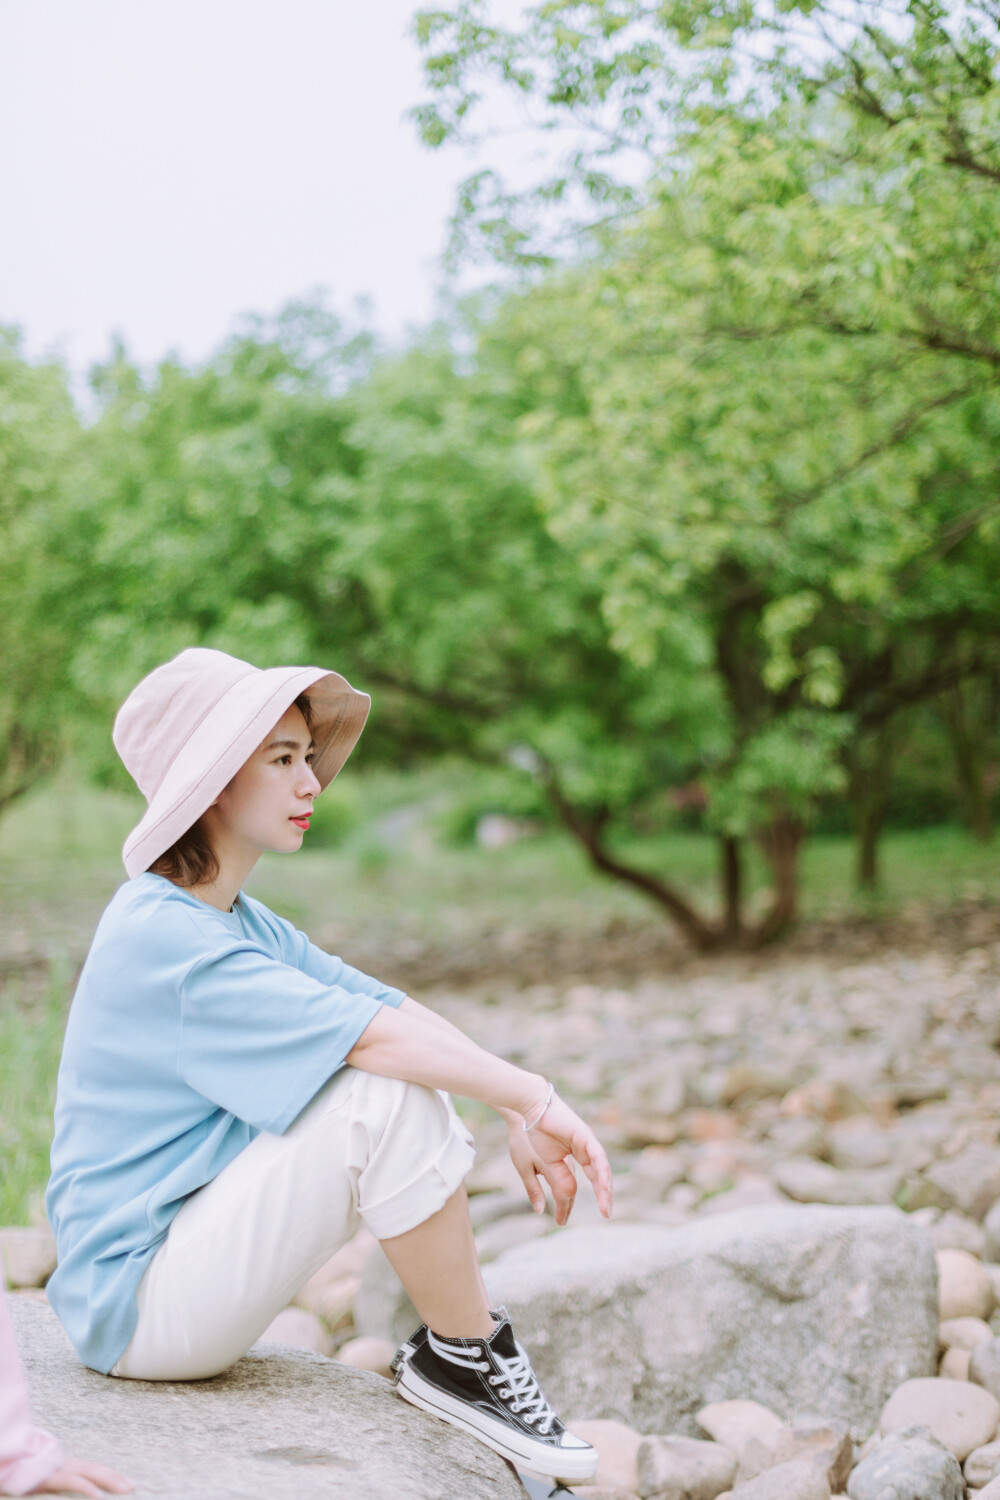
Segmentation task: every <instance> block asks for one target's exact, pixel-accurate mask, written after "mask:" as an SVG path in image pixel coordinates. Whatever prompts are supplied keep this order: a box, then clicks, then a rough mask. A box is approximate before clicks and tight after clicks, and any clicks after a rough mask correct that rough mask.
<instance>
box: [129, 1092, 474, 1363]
mask: <svg viewBox="0 0 1000 1500" xmlns="http://www.w3.org/2000/svg"><path fill="white" fill-rule="evenodd" d="M474 1154H475V1153H474V1151H473V1147H472V1138H471V1136H470V1135H469V1132H468V1131H467V1130H466V1129H465V1127H464V1125H463V1124H462V1123H461V1121H460V1120H459V1118H458V1116H457V1115H456V1114H455V1110H454V1107H453V1106H452V1103H451V1100H450V1099H449V1098H448V1097H447V1095H445V1094H442V1093H439V1092H437V1091H435V1090H433V1089H427V1088H422V1087H421V1086H420V1085H419V1084H412V1083H402V1082H401V1081H400V1080H398V1079H395V1078H380V1077H377V1076H376V1075H375V1074H374V1073H362V1072H360V1071H359V1070H357V1069H355V1068H342V1069H341V1070H340V1072H338V1073H336V1074H334V1076H333V1078H332V1079H331V1080H330V1082H329V1083H327V1084H326V1085H325V1086H324V1087H323V1088H322V1089H321V1090H320V1091H319V1093H318V1094H317V1095H316V1097H315V1099H313V1100H312V1102H311V1103H310V1104H309V1105H308V1106H307V1107H306V1108H305V1109H304V1110H303V1111H302V1113H301V1115H299V1117H298V1119H296V1120H295V1121H294V1122H293V1123H292V1124H291V1125H290V1126H289V1128H288V1130H286V1131H285V1133H284V1135H269V1134H267V1133H266V1132H265V1133H263V1134H261V1135H258V1136H256V1137H255V1138H254V1140H253V1141H251V1143H250V1145H249V1146H247V1147H246V1149H245V1150H244V1151H241V1152H240V1154H239V1156H237V1157H236V1158H235V1159H234V1160H233V1161H231V1162H230V1163H229V1165H228V1166H227V1167H226V1168H225V1169H224V1170H223V1171H222V1172H220V1173H219V1175H218V1177H216V1178H214V1179H213V1180H212V1181H211V1182H209V1183H207V1184H206V1185H205V1187H203V1188H201V1189H199V1191H198V1192H196V1193H193V1194H192V1195H191V1197H190V1198H188V1199H187V1201H186V1202H185V1203H184V1205H183V1207H182V1208H181V1209H180V1210H179V1211H178V1213H177V1215H176V1217H175V1218H174V1220H173V1222H172V1224H171V1225H170V1229H169V1230H168V1232H167V1237H166V1239H165V1240H164V1242H163V1244H162V1245H161V1246H160V1248H159V1250H158V1251H157V1252H156V1254H155V1255H154V1257H153V1259H152V1260H151V1261H150V1263H149V1265H148V1266H147V1268H146V1271H145V1274H144V1276H143V1278H142V1281H141V1282H140V1283H139V1290H138V1304H139V1321H138V1323H137V1325H136V1329H135V1333H134V1334H133V1336H132V1339H131V1341H130V1343H129V1345H128V1348H127V1349H126V1350H125V1352H124V1354H123V1355H122V1357H121V1358H120V1359H119V1361H118V1363H117V1364H116V1365H115V1367H114V1369H113V1370H112V1372H111V1373H112V1374H113V1375H124V1376H126V1377H128V1378H130V1379H133V1380H200V1379H204V1378H205V1377H206V1376H209V1375H217V1374H218V1373H219V1372H220V1371H221V1370H224V1369H226V1368H227V1367H228V1366H229V1365H231V1364H232V1363H233V1362H234V1360H237V1359H239V1358H240V1356H241V1355H243V1354H245V1353H246V1351H247V1350H248V1349H249V1347H250V1345H251V1344H252V1343H254V1341H255V1340H256V1339H258V1338H259V1337H260V1335H261V1334H262V1333H263V1331H264V1329H265V1328H266V1327H267V1325H268V1324H269V1323H270V1322H271V1320H272V1318H274V1317H275V1316H276V1315H277V1314H278V1313H279V1312H280V1311H281V1309H282V1308H283V1307H287V1305H288V1303H289V1302H290V1301H291V1299H292V1297H293V1296H294V1295H295V1293H296V1292H297V1291H298V1289H299V1287H300V1286H302V1284H303V1282H305V1281H307V1280H308V1279H309V1277H310V1276H312V1275H313V1273H314V1272H315V1271H318V1270H319V1268H320V1266H321V1265H323V1264H324V1262H325V1261H327V1260H328V1259H329V1258H330V1256H331V1255H333V1254H334V1252H335V1251H336V1250H338V1249H339V1248H340V1246H341V1245H343V1244H344V1243H345V1242H346V1241H347V1240H348V1239H350V1238H351V1236H352V1235H353V1234H354V1232H355V1230H356V1229H357V1228H358V1223H359V1220H362V1221H363V1222H364V1223H365V1224H366V1225H367V1227H368V1228H369V1229H370V1230H371V1232H372V1234H373V1235H375V1237H376V1238H377V1239H390V1238H392V1237H393V1236H394V1235H397V1234H404V1233H405V1232H406V1230H408V1229H413V1228H414V1227H415V1226H416V1225H417V1224H422V1223H423V1222H424V1220H425V1219H428V1218H430V1216H431V1215H432V1214H434V1213H436V1212H437V1210H438V1209H439V1208H442V1207H443V1206H444V1204H445V1203H446V1202H447V1200H448V1199H449V1198H450V1197H451V1196H452V1194H453V1193H455V1192H456V1191H457V1189H458V1188H459V1186H460V1185H461V1183H462V1180H463V1179H464V1177H465V1175H466V1173H467V1172H468V1171H469V1168H470V1167H471V1166H472V1162H473V1159H474Z"/></svg>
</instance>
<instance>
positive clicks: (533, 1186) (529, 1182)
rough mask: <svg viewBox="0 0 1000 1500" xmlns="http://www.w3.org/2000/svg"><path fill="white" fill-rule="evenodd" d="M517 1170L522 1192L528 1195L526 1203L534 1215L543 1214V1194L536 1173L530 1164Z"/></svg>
mask: <svg viewBox="0 0 1000 1500" xmlns="http://www.w3.org/2000/svg"><path fill="white" fill-rule="evenodd" d="M517 1170H518V1172H519V1174H520V1177H521V1181H522V1182H523V1183H524V1191H525V1192H526V1193H527V1195H528V1202H529V1203H530V1204H531V1206H532V1208H533V1209H534V1210H535V1213H536V1214H543V1213H544V1212H545V1193H544V1191H543V1190H542V1184H541V1183H540V1182H539V1180H538V1172H537V1171H536V1169H535V1167H534V1166H533V1165H532V1164H531V1163H530V1162H528V1163H527V1164H526V1165H525V1166H523V1167H520V1166H519V1167H518V1169H517Z"/></svg>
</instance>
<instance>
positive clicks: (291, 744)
mask: <svg viewBox="0 0 1000 1500" xmlns="http://www.w3.org/2000/svg"><path fill="white" fill-rule="evenodd" d="M301 749H302V741H301V740H270V741H269V742H268V743H267V744H266V745H265V746H264V751H265V753H266V752H267V751H268V750H301ZM315 749H316V741H315V740H310V741H309V744H308V745H307V746H306V750H307V752H308V751H309V750H315Z"/></svg>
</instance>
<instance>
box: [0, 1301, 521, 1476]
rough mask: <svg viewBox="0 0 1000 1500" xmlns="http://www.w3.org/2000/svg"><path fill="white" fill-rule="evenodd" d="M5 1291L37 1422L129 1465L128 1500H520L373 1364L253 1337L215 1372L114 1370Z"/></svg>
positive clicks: (100, 1458) (94, 1455)
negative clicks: (251, 1498) (137, 1374)
mask: <svg viewBox="0 0 1000 1500" xmlns="http://www.w3.org/2000/svg"><path fill="white" fill-rule="evenodd" d="M10 1300H11V1315H12V1318H13V1320H14V1327H15V1333H16V1336H17V1341H18V1345H19V1347H20V1350H21V1353H22V1356H23V1358H24V1363H25V1366H26V1369H27V1373H28V1381H29V1385H30V1387H31V1401H32V1409H33V1412H34V1415H35V1418H36V1420H37V1421H38V1422H39V1423H40V1424H41V1425H42V1426H43V1427H47V1428H49V1429H50V1430H52V1431H54V1432H57V1433H58V1435H59V1438H60V1440H61V1441H62V1442H63V1443H64V1444H65V1446H66V1448H67V1449H68V1450H69V1451H70V1452H71V1453H74V1454H78V1455H79V1456H80V1457H83V1458H89V1459H93V1460H96V1461H97V1462H99V1463H105V1464H110V1465H111V1466H112V1467H114V1468H116V1469H119V1470H121V1471H122V1472H123V1473H125V1474H128V1475H130V1476H131V1478H133V1479H134V1480H135V1481H136V1489H135V1500H191V1497H192V1496H211V1500H246V1496H248V1495H260V1496H266V1497H267V1500H326V1497H330V1500H333V1497H336V1500H386V1497H387V1496H389V1495H400V1496H403V1495H405V1496H406V1500H451V1497H454V1500H459V1497H460V1500H524V1489H523V1487H522V1485H521V1482H520V1480H519V1479H518V1478H517V1476H516V1474H515V1473H514V1471H513V1469H511V1468H510V1467H509V1466H508V1465H507V1464H506V1463H505V1462H504V1461H503V1459H501V1458H500V1457H499V1456H498V1455H497V1454H495V1453H493V1452H492V1450H491V1449H489V1448H487V1447H485V1446H484V1445H483V1444H482V1443H479V1442H477V1441H476V1440H475V1438H472V1437H469V1436H468V1435H467V1434H465V1433H462V1432H459V1431H457V1430H456V1429H455V1428H454V1427H449V1426H448V1425H447V1424H446V1423H444V1422H440V1421H438V1420H437V1419H436V1418H434V1417H430V1416H427V1415H426V1414H425V1413H424V1412H421V1411H418V1410H417V1409H416V1408H415V1407H413V1406H410V1405H408V1404H407V1402H405V1401H402V1400H400V1398H399V1397H398V1396H397V1395H396V1394H395V1393H394V1391H393V1390H392V1387H391V1386H389V1385H388V1384H387V1383H386V1382H385V1381H384V1380H382V1379H381V1378H380V1377H379V1376H378V1375H371V1374H367V1373H366V1372H364V1371H361V1370H351V1369H348V1367H347V1366H346V1365H340V1364H336V1363H335V1362H334V1361H333V1360H328V1359H324V1358H323V1357H322V1355H319V1354H309V1353H306V1352H305V1351H301V1350H295V1349H290V1348H287V1347H284V1346H282V1345H279V1344H270V1345H263V1344H258V1345H255V1347H254V1348H253V1349H252V1350H251V1352H250V1353H249V1354H248V1355H247V1356H246V1357H245V1358H244V1359H241V1360H239V1362H238V1363H237V1364H235V1365H234V1366H233V1367H232V1369H230V1370H227V1371H226V1373H225V1374H224V1375H219V1376H217V1377H216V1378H215V1379H214V1380H198V1381H191V1382H189V1383H176V1384H175V1383H171V1382H168V1381H156V1382H146V1381H140V1380H111V1379H109V1378H108V1377H107V1376H105V1375H97V1374H95V1373H94V1371H93V1370H88V1369H85V1368H84V1366H83V1365H81V1364H80V1363H79V1362H78V1360H77V1358H76V1356H75V1354H74V1353H73V1351H72V1349H71V1348H70V1346H69V1343H68V1341H67V1339H66V1336H65V1334H64V1333H63V1331H62V1329H61V1327H60V1325H59V1323H58V1321H57V1319H56V1316H55V1313H53V1312H52V1311H51V1309H50V1308H48V1307H45V1306H43V1305H42V1304H40V1303H37V1302H33V1301H28V1299H26V1298H11V1299H10Z"/></svg>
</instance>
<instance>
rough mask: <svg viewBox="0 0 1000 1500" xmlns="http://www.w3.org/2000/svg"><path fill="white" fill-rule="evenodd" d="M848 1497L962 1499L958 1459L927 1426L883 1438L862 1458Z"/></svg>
mask: <svg viewBox="0 0 1000 1500" xmlns="http://www.w3.org/2000/svg"><path fill="white" fill-rule="evenodd" d="M847 1493H848V1495H849V1497H850V1500H962V1497H963V1495H964V1494H965V1485H964V1482H963V1480H962V1471H961V1469H960V1468H959V1466H958V1460H957V1459H956V1457H955V1455H954V1454H953V1453H950V1452H949V1451H948V1449H947V1448H946V1447H945V1445H944V1444H943V1443H939V1442H938V1440H937V1438H936V1437H934V1436H933V1435H932V1434H931V1433H930V1432H928V1431H927V1428H926V1427H906V1428H904V1429H903V1430H902V1431H901V1432H894V1433H893V1434H892V1436H891V1437H887V1438H884V1439H883V1440H882V1442H881V1443H879V1445H878V1447H877V1448H874V1449H873V1450H872V1452H871V1453H869V1454H868V1455H867V1456H866V1457H865V1458H863V1459H862V1460H861V1462H860V1463H859V1464H858V1466H857V1468H856V1469H855V1470H854V1471H853V1473H852V1474H851V1477H850V1480H849V1481H848V1484H847Z"/></svg>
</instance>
